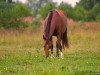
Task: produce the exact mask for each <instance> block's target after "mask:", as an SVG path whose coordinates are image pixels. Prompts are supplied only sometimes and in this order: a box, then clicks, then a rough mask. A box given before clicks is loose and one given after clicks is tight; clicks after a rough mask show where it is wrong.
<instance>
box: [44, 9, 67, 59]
mask: <svg viewBox="0 0 100 75" xmlns="http://www.w3.org/2000/svg"><path fill="white" fill-rule="evenodd" d="M52 36H56V37H57V41H56V56H57V57H59V50H60V57H61V58H62V57H63V53H62V47H63V48H64V47H68V38H67V17H66V15H65V13H64V11H62V10H58V9H56V10H51V11H50V12H49V13H48V16H47V17H46V19H45V21H44V34H43V39H44V41H45V43H44V51H45V55H46V57H48V56H49V49H51V55H52V54H53V41H52ZM61 41H62V43H61Z"/></svg>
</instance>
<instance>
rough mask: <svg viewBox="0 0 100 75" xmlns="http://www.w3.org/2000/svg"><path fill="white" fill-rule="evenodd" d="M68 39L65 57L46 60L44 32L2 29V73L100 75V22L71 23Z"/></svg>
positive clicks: (0, 68)
mask: <svg viewBox="0 0 100 75" xmlns="http://www.w3.org/2000/svg"><path fill="white" fill-rule="evenodd" d="M68 38H69V43H70V48H69V49H66V50H63V53H64V59H59V58H57V57H55V58H52V59H51V58H47V59H46V58H45V57H44V51H43V40H42V34H41V32H40V31H38V32H34V33H32V32H28V31H27V32H23V33H19V32H16V31H9V30H8V31H5V30H4V31H3V30H1V31H0V75H100V23H81V22H80V23H75V24H73V25H69V26H68ZM55 40H56V38H54V43H55ZM55 51H56V49H55V48H54V55H55V54H56V53H55Z"/></svg>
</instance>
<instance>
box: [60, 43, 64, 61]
mask: <svg viewBox="0 0 100 75" xmlns="http://www.w3.org/2000/svg"><path fill="white" fill-rule="evenodd" d="M59 49H60V58H62V59H63V58H64V55H63V53H62V46H61V43H59Z"/></svg>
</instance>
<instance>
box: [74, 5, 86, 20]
mask: <svg viewBox="0 0 100 75" xmlns="http://www.w3.org/2000/svg"><path fill="white" fill-rule="evenodd" d="M74 12H75V19H76V20H77V21H79V20H83V21H84V18H85V16H86V11H85V9H84V8H83V7H81V6H76V7H75V8H74Z"/></svg>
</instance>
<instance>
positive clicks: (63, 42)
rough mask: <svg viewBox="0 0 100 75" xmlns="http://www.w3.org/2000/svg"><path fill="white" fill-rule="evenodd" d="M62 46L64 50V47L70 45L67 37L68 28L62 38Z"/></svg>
mask: <svg viewBox="0 0 100 75" xmlns="http://www.w3.org/2000/svg"><path fill="white" fill-rule="evenodd" d="M62 46H63V48H64V47H67V48H68V47H69V44H68V37H67V28H66V31H65V32H64V33H63V36H62Z"/></svg>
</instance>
